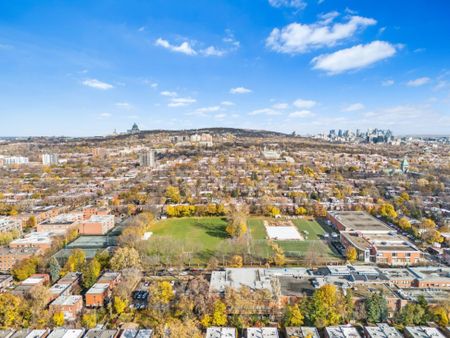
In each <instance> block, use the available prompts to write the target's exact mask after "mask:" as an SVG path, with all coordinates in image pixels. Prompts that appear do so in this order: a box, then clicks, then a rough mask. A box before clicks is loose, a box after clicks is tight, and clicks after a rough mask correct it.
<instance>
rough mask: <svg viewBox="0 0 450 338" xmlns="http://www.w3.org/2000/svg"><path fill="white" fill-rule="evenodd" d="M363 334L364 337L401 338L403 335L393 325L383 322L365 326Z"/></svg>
mask: <svg viewBox="0 0 450 338" xmlns="http://www.w3.org/2000/svg"><path fill="white" fill-rule="evenodd" d="M364 336H365V337H366V338H403V335H402V334H401V333H400V332H399V331H398V330H397V329H396V328H395V327H392V326H389V325H388V324H385V323H380V324H377V326H365V327H364Z"/></svg>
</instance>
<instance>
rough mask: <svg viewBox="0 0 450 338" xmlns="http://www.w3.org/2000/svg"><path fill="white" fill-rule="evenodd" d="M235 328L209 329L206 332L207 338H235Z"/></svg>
mask: <svg viewBox="0 0 450 338" xmlns="http://www.w3.org/2000/svg"><path fill="white" fill-rule="evenodd" d="M235 337H236V329H235V328H234V327H209V328H208V329H207V330H206V338H235Z"/></svg>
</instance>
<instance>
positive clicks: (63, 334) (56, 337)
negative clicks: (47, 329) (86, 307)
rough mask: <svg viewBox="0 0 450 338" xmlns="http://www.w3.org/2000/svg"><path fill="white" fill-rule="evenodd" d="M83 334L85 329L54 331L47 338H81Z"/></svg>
mask: <svg viewBox="0 0 450 338" xmlns="http://www.w3.org/2000/svg"><path fill="white" fill-rule="evenodd" d="M83 334H84V330H83V329H71V330H69V329H54V330H53V331H52V332H51V333H50V334H49V335H48V336H47V338H80V337H81V336H83Z"/></svg>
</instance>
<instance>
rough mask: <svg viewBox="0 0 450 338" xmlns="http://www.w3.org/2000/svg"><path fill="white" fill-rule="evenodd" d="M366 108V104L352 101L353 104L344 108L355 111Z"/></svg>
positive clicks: (344, 110) (345, 110) (346, 110)
mask: <svg viewBox="0 0 450 338" xmlns="http://www.w3.org/2000/svg"><path fill="white" fill-rule="evenodd" d="M364 108H365V106H364V105H363V104H362V103H359V102H358V103H352V104H351V105H349V106H347V107H345V108H344V109H342V111H343V112H349V113H350V112H354V111H358V110H363V109H364Z"/></svg>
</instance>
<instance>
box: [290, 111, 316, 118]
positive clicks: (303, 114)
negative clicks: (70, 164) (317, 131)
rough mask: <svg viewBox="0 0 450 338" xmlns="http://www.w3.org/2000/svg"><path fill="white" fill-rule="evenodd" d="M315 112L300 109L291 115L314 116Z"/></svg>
mask: <svg viewBox="0 0 450 338" xmlns="http://www.w3.org/2000/svg"><path fill="white" fill-rule="evenodd" d="M313 115H314V113H313V112H312V111H310V110H299V111H295V112H292V113H290V114H289V117H308V116H313Z"/></svg>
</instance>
